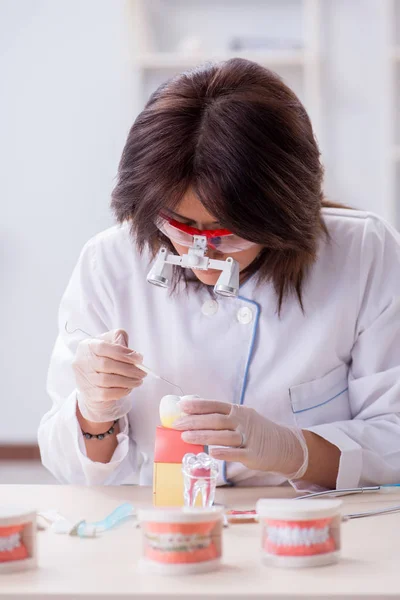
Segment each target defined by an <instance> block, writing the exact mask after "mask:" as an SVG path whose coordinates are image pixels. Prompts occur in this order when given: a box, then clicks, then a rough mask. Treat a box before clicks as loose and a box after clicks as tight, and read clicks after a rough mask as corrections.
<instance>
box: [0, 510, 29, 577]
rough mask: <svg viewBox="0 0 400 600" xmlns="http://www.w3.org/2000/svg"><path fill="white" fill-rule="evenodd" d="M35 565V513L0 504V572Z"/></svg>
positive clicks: (20, 569) (19, 569)
mask: <svg viewBox="0 0 400 600" xmlns="http://www.w3.org/2000/svg"><path fill="white" fill-rule="evenodd" d="M36 566H37V559H36V513H35V512H23V511H20V510H16V509H14V508H10V507H2V506H0V573H4V572H12V571H24V570H26V569H32V568H34V567H36Z"/></svg>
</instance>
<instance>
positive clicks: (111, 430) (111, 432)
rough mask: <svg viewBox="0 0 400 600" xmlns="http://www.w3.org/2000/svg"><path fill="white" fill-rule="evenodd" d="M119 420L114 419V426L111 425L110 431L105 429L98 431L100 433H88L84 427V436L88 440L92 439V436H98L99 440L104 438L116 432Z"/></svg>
mask: <svg viewBox="0 0 400 600" xmlns="http://www.w3.org/2000/svg"><path fill="white" fill-rule="evenodd" d="M118 420H119V419H117V420H116V421H114V423H113V424H112V426H111V427H110V429H109V430H108V431H105V432H104V433H98V434H95V433H87V431H83V429H82V434H83V437H84V438H86V439H87V440H91V439H92V438H97V439H98V440H104V438H105V437H106V436H107V435H112V434H113V433H114V431H115V426H116V424H117V423H118Z"/></svg>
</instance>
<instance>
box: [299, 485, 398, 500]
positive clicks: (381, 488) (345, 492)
mask: <svg viewBox="0 0 400 600" xmlns="http://www.w3.org/2000/svg"><path fill="white" fill-rule="evenodd" d="M390 491H400V483H388V484H384V485H371V486H365V487H357V488H343V489H338V490H326V491H324V492H313V493H312V494H305V495H304V496H297V497H296V498H293V499H294V500H303V498H319V497H320V496H350V495H351V494H364V493H370V492H390Z"/></svg>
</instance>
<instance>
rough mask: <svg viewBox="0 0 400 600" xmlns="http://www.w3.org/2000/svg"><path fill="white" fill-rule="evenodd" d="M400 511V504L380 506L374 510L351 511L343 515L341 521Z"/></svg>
mask: <svg viewBox="0 0 400 600" xmlns="http://www.w3.org/2000/svg"><path fill="white" fill-rule="evenodd" d="M396 512H400V504H397V505H395V506H389V508H381V509H376V510H369V511H366V512H362V513H352V514H350V515H344V516H343V521H347V520H350V519H361V518H363V517H375V516H377V515H388V514H390V513H396Z"/></svg>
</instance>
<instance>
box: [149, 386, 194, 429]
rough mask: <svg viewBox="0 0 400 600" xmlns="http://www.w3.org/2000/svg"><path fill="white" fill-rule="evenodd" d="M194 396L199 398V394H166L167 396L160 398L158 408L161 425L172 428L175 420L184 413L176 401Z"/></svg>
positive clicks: (191, 398) (190, 398)
mask: <svg viewBox="0 0 400 600" xmlns="http://www.w3.org/2000/svg"><path fill="white" fill-rule="evenodd" d="M195 398H199V396H196V395H190V396H174V395H172V394H168V396H164V397H163V398H161V402H160V408H159V411H160V421H161V425H162V426H163V427H167V428H168V429H173V426H174V423H175V421H177V420H178V419H179V418H180V417H183V416H184V415H185V413H183V412H182V411H181V410H180V408H179V406H178V402H179V401H180V400H194V399H195Z"/></svg>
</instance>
